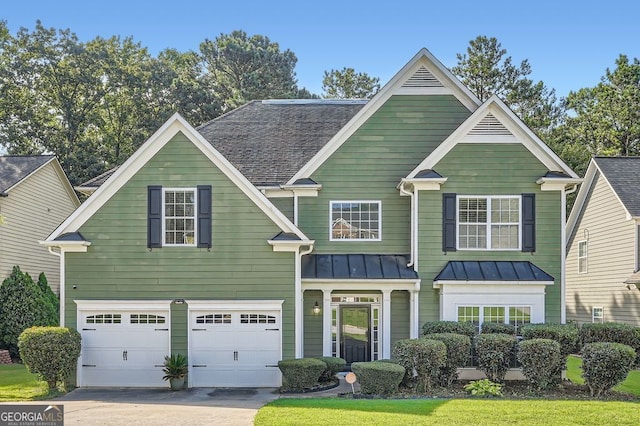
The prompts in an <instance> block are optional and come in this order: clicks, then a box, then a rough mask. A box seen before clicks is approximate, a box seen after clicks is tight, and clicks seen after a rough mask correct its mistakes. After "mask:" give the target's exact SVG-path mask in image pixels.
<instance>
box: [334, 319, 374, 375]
mask: <svg viewBox="0 0 640 426" xmlns="http://www.w3.org/2000/svg"><path fill="white" fill-rule="evenodd" d="M370 321H371V307H370V306H342V307H340V357H341V358H343V359H344V360H346V361H347V364H348V365H350V364H351V363H352V362H365V361H371V342H369V335H370V329H371V327H370Z"/></svg>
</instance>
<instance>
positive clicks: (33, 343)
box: [18, 327, 80, 390]
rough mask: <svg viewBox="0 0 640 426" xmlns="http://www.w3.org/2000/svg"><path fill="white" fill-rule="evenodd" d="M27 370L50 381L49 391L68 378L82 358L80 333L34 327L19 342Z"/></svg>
mask: <svg viewBox="0 0 640 426" xmlns="http://www.w3.org/2000/svg"><path fill="white" fill-rule="evenodd" d="M18 347H19V348H20V357H21V358H22V361H23V362H24V364H25V365H26V366H27V369H28V370H29V371H30V372H31V373H33V374H37V375H38V376H40V377H41V378H42V380H44V381H45V382H47V386H48V387H49V390H53V389H56V387H57V385H58V383H59V382H64V380H66V379H67V377H69V375H70V374H71V372H72V371H73V369H74V368H75V366H76V361H77V360H78V357H79V356H80V333H78V332H77V331H76V330H73V329H70V328H64V327H31V328H28V329H26V330H25V331H23V332H22V334H20V338H19V339H18Z"/></svg>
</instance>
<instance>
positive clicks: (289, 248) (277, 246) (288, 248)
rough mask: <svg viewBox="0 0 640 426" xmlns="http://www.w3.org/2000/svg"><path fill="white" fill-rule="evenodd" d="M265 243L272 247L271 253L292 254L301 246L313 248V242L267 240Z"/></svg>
mask: <svg viewBox="0 0 640 426" xmlns="http://www.w3.org/2000/svg"><path fill="white" fill-rule="evenodd" d="M267 243H268V244H269V245H270V246H272V247H273V251H284V252H294V251H298V250H299V249H300V247H302V246H308V247H311V248H313V245H314V244H315V240H307V241H300V240H267Z"/></svg>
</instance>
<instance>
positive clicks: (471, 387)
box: [464, 379, 503, 397]
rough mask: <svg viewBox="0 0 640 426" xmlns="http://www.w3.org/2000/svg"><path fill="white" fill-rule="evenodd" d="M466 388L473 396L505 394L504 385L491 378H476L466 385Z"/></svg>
mask: <svg viewBox="0 0 640 426" xmlns="http://www.w3.org/2000/svg"><path fill="white" fill-rule="evenodd" d="M464 390H466V391H467V392H469V393H470V394H471V395H473V396H483V397H489V396H503V394H502V385H501V384H500V383H494V382H492V381H491V380H489V379H482V380H474V381H473V382H469V384H467V385H465V386H464Z"/></svg>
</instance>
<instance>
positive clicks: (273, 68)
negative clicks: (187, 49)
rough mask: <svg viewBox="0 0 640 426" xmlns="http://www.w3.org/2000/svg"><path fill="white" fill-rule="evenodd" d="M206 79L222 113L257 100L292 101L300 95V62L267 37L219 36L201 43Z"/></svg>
mask: <svg viewBox="0 0 640 426" xmlns="http://www.w3.org/2000/svg"><path fill="white" fill-rule="evenodd" d="M200 53H201V55H202V59H203V61H204V64H205V69H206V71H207V76H206V80H207V83H208V85H209V87H210V88H211V89H212V90H213V92H214V93H215V94H216V97H217V98H218V100H219V102H220V103H221V105H222V111H228V110H230V109H233V108H236V107H238V106H240V105H242V104H244V103H246V102H247V101H250V100H255V99H268V98H284V99H290V98H293V97H295V95H296V94H297V93H298V87H297V82H296V77H295V72H294V68H295V65H296V62H297V61H298V59H297V58H296V56H295V55H294V53H293V52H292V51H290V50H289V49H287V50H285V51H281V50H280V46H279V45H278V43H274V42H271V40H269V38H268V37H265V36H262V35H254V36H251V37H249V36H248V35H247V33H245V32H244V31H240V30H236V31H232V32H231V33H230V34H220V35H219V36H218V37H217V38H216V39H215V40H213V41H212V40H209V39H206V40H205V41H204V42H202V43H201V44H200Z"/></svg>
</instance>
